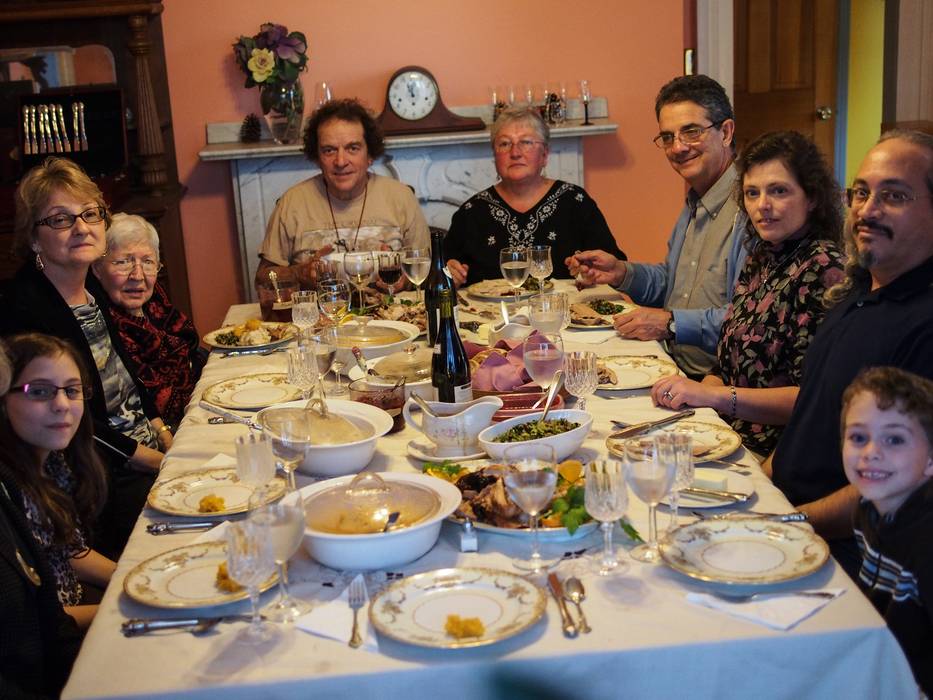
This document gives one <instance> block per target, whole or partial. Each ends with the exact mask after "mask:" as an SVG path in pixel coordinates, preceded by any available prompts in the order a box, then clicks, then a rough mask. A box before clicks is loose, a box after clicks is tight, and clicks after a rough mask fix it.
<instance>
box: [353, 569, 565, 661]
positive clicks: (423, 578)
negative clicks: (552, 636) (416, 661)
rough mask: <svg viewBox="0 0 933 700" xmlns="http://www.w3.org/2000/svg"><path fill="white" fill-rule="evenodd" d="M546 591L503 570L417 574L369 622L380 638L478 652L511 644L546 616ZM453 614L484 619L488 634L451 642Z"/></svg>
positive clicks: (380, 597)
mask: <svg viewBox="0 0 933 700" xmlns="http://www.w3.org/2000/svg"><path fill="white" fill-rule="evenodd" d="M546 604H547V596H546V595H545V592H544V591H543V590H542V589H541V588H540V587H538V586H537V585H535V584H534V583H532V582H531V581H529V580H528V579H526V578H524V577H522V576H518V575H517V574H513V573H510V572H508V571H501V570H498V569H480V568H476V569H471V568H454V569H438V570H436V571H427V572H425V573H423V574H415V575H414V576H409V577H407V578H404V579H402V580H400V581H396V582H394V583H391V584H389V585H388V586H386V587H385V588H384V589H383V590H382V591H380V592H379V593H378V594H376V596H375V597H374V598H373V601H372V605H371V606H370V609H369V619H370V621H371V622H372V623H373V627H375V628H376V630H377V631H378V632H379V634H381V635H383V636H386V637H389V638H391V639H395V640H397V641H399V642H405V643H407V644H414V645H417V646H422V647H432V648H435V649H462V648H465V647H478V646H485V645H487V644H495V643H496V642H499V641H502V640H503V639H508V638H509V637H512V636H514V635H516V634H519V633H520V632H523V631H525V630H526V629H528V628H529V627H531V626H532V625H534V624H535V623H536V622H537V621H538V620H540V619H541V616H542V615H543V614H544V609H545V606H546ZM448 615H458V616H459V617H460V618H479V620H480V621H481V622H482V624H483V628H484V630H483V634H482V635H480V636H477V637H463V638H460V639H458V638H456V637H451V636H450V635H448V634H447V632H446V630H445V624H446V622H447V617H448Z"/></svg>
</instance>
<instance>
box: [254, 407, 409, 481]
mask: <svg viewBox="0 0 933 700" xmlns="http://www.w3.org/2000/svg"><path fill="white" fill-rule="evenodd" d="M307 403H308V402H307V401H289V402H288V403H277V404H274V405H272V406H269V407H268V408H264V409H262V411H259V413H257V414H256V422H257V423H260V424H261V423H262V414H263V413H264V412H266V411H271V410H273V409H276V408H304V406H305V405H306V404H307ZM327 409H328V410H329V411H332V412H333V413H336V414H337V415H341V416H343V417H344V418H346V419H347V420H349V421H350V422H352V423H355V424H356V425H357V426H359V427H363V428H365V427H368V428H370V429H371V430H372V435H370V436H369V437H368V438H365V439H363V440H357V441H356V442H348V443H345V444H342V445H312V446H311V447H309V448H308V452H307V454H306V455H305V458H304V460H303V461H302V462H301V464H299V465H298V471H300V472H301V473H302V474H309V475H311V476H319V477H320V476H323V477H333V476H343V475H344V474H356V473H358V472H361V471H363V469H365V468H366V465H367V464H369V462H370V461H371V460H372V458H373V453H374V452H375V451H376V440H377V439H378V438H380V437H382V436H383V435H385V434H386V433H388V432H389V431H390V430H391V429H392V416H390V415H389V414H388V413H386V412H385V411H383V410H382V409H381V408H378V407H376V406H371V405H369V404H366V403H360V402H358V401H341V400H339V399H327Z"/></svg>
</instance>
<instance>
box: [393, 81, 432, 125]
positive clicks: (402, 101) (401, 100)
mask: <svg viewBox="0 0 933 700" xmlns="http://www.w3.org/2000/svg"><path fill="white" fill-rule="evenodd" d="M436 104H437V83H435V82H434V81H433V80H432V79H431V78H430V76H427V75H425V74H424V73H421V72H419V71H406V72H404V73H401V74H400V75H398V76H396V77H395V80H393V81H392V83H391V84H390V85H389V105H390V107H391V108H392V111H393V112H395V113H396V114H397V115H398V116H400V117H401V118H402V119H407V120H408V121H417V120H418V119H423V118H424V117H426V116H428V115H429V114H430V113H431V110H433V109H434V106H435V105H436Z"/></svg>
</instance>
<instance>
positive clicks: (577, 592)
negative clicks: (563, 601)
mask: <svg viewBox="0 0 933 700" xmlns="http://www.w3.org/2000/svg"><path fill="white" fill-rule="evenodd" d="M564 593H565V594H566V596H567V597H568V598H570V601H571V602H572V603H573V604H574V605H575V606H576V607H577V612H578V613H580V631H581V632H583V633H584V634H589V633H590V632H592V631H593V629H592V628H591V627H590V625H589V623H588V622H587V621H586V615H584V614H583V607H582V606H581V605H580V603H581V602H582V601H584V600H586V591H585V590H584V589H583V582H582V581H580V579H578V578H577V577H576V576H571V577H570V578H568V579H567V580H566V581H564Z"/></svg>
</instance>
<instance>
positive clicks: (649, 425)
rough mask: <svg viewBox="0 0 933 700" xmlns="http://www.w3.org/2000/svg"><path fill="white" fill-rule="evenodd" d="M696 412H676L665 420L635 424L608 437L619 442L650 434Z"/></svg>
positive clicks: (691, 410)
mask: <svg viewBox="0 0 933 700" xmlns="http://www.w3.org/2000/svg"><path fill="white" fill-rule="evenodd" d="M694 413H696V411H694V410H693V409H692V408H688V409H687V410H686V411H678V412H677V413H674V414H672V415H670V416H667V417H666V418H661V419H660V420H652V421H646V422H644V423H636V424H635V425H630V426H629V427H627V428H625V429H623V430H620V431H619V432H617V433H613V434H612V435H610V436H609V438H610V439H611V440H621V439H624V438H630V437H635V436H637V435H643V434H644V433H648V432H651V431H652V430H654V429H655V428H660V427H661V426H662V425H668V424H669V423H676V422H677V421H679V420H681V419H683V418H689V417H690V416H692V415H693V414H694Z"/></svg>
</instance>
